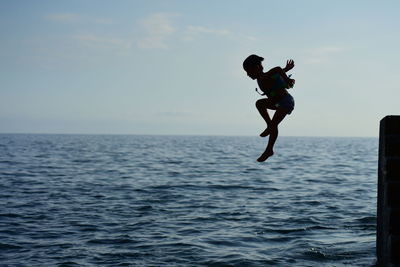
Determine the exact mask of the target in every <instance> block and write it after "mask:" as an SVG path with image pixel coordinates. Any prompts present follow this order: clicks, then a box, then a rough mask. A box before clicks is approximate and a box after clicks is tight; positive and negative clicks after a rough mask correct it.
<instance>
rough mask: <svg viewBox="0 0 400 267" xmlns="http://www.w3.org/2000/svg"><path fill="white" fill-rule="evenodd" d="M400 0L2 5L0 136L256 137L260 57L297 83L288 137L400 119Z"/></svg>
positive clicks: (284, 126)
mask: <svg viewBox="0 0 400 267" xmlns="http://www.w3.org/2000/svg"><path fill="white" fill-rule="evenodd" d="M399 12H400V1H394V0H393V1H390V0H388V1H369V0H352V1H348V0H337V1H321V0H303V1H300V0H299V1H269V0H260V1H239V0H220V1H211V0H204V1H186V0H176V1H175V0H160V1H157V0H149V1H139V0H136V1H135V0H132V1H127V0H119V1H103V0H68V1H53V0H49V1H45V0H38V1H28V0H26V1H22V0H14V1H6V0H0V133H67V134H69V133H83V134H155V135H158V134H160V135H164V134H168V135H176V134H177V135H250V136H252V135H253V136H257V135H258V134H259V133H260V132H261V131H263V130H264V128H265V123H264V122H263V120H262V118H261V117H260V116H259V114H258V112H257V110H256V108H255V105H254V103H255V101H256V100H257V99H259V98H260V96H259V95H258V94H257V93H256V92H255V90H254V88H256V87H257V84H256V82H255V81H253V80H251V79H249V78H248V77H247V76H246V73H245V72H244V71H243V69H242V62H243V60H244V59H245V58H246V57H247V56H248V55H250V54H257V55H259V56H262V57H264V58H265V60H264V62H263V65H264V69H266V70H268V69H269V68H273V67H275V66H281V67H284V66H285V64H286V60H288V59H293V60H294V61H295V68H294V69H293V70H291V71H290V72H289V73H290V74H292V78H294V79H295V80H296V85H295V87H294V88H293V89H290V91H289V92H290V93H291V94H292V95H293V97H294V98H295V101H296V106H295V110H294V111H293V113H292V114H291V115H289V116H287V117H286V118H285V119H284V121H283V122H282V123H281V125H280V128H279V129H280V135H284V136H359V137H377V136H378V135H379V121H380V120H381V119H382V118H383V117H384V116H386V115H396V114H399V113H400V105H399V99H400V86H399V85H398V82H399V73H400V72H399V62H400V56H399V52H398V48H399V47H400V35H399V29H400V17H399V15H398V14H399Z"/></svg>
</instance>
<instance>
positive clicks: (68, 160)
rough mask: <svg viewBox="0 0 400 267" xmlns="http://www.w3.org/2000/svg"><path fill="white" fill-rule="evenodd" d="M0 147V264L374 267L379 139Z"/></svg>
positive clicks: (92, 138) (110, 141) (43, 140)
mask: <svg viewBox="0 0 400 267" xmlns="http://www.w3.org/2000/svg"><path fill="white" fill-rule="evenodd" d="M265 145H266V139H262V138H260V137H211V136H210V137H208V136H134V135H132V136H119V135H6V134H2V135H0V202H1V206H0V266H296V267H298V266H313V267H314V266H324V267H325V266H363V267H365V266H374V265H375V230H376V225H375V224H376V194H377V189H376V187H377V185H376V184H377V147H378V140H377V139H376V138H311V137H279V138H278V142H277V144H276V147H275V155H274V156H273V157H272V158H270V159H269V160H268V161H267V162H265V163H258V162H256V159H257V157H258V156H259V154H260V153H261V152H262V151H263V149H264V147H265Z"/></svg>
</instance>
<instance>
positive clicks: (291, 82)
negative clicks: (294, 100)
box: [288, 79, 296, 88]
mask: <svg viewBox="0 0 400 267" xmlns="http://www.w3.org/2000/svg"><path fill="white" fill-rule="evenodd" d="M295 82H296V81H295V80H294V79H289V84H288V85H289V88H293V86H294V83H295Z"/></svg>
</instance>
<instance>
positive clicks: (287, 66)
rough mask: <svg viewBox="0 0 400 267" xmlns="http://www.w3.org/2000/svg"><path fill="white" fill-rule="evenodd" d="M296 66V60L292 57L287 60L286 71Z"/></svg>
mask: <svg viewBox="0 0 400 267" xmlns="http://www.w3.org/2000/svg"><path fill="white" fill-rule="evenodd" d="M293 68H294V61H293V59H290V60H288V61H286V67H284V68H283V71H284V72H288V71H289V70H291V69H293Z"/></svg>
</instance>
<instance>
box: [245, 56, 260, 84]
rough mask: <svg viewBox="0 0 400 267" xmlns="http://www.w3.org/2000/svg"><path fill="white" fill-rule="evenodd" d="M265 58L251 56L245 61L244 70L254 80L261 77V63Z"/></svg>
mask: <svg viewBox="0 0 400 267" xmlns="http://www.w3.org/2000/svg"><path fill="white" fill-rule="evenodd" d="M263 60H264V58H262V57H259V56H257V55H250V56H248V57H247V58H246V59H245V60H244V61H243V69H244V70H245V71H246V72H247V75H248V76H249V77H250V78H252V79H253V80H254V79H257V77H259V76H260V74H261V73H262V71H263V66H262V65H261V62H262V61H263Z"/></svg>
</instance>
